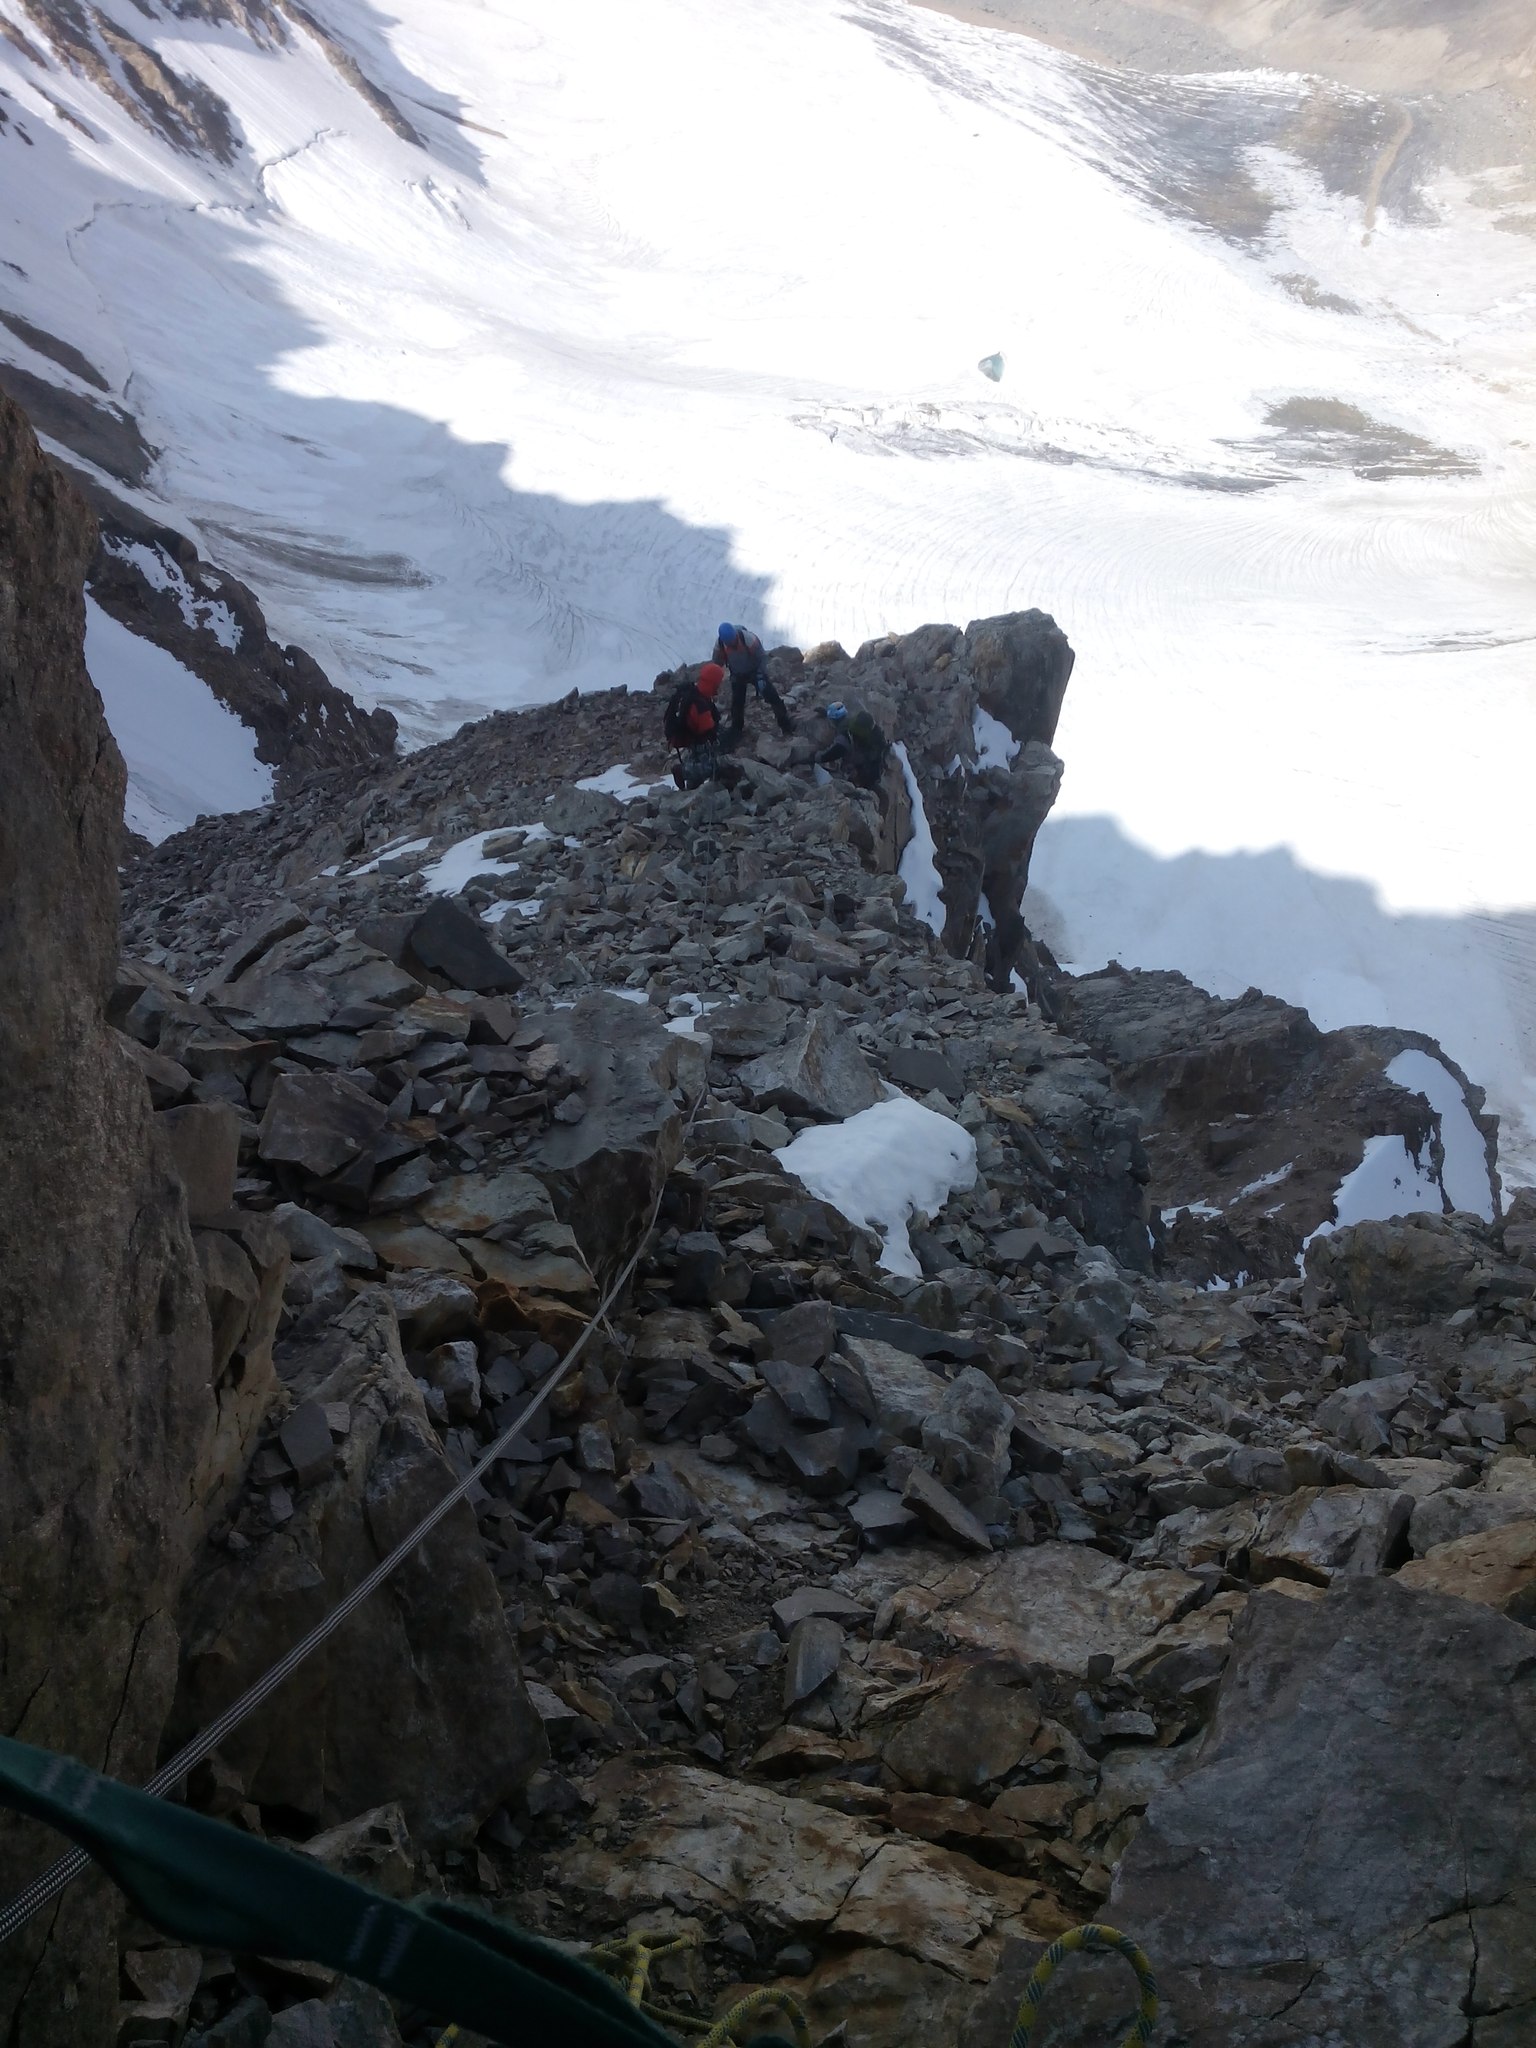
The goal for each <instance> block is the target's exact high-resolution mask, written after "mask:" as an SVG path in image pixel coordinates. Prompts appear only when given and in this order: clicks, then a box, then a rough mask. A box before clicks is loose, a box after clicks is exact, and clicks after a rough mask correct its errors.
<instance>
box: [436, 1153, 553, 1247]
mask: <svg viewBox="0 0 1536 2048" xmlns="http://www.w3.org/2000/svg"><path fill="white" fill-rule="evenodd" d="M554 1213H555V1210H554V1204H553V1203H552V1202H551V1201H550V1199H549V1191H548V1189H547V1188H546V1187H545V1186H544V1183H543V1182H542V1181H539V1180H535V1179H534V1177H533V1175H532V1174H531V1173H523V1172H521V1171H520V1170H519V1169H518V1168H517V1167H506V1168H504V1169H503V1170H502V1171H501V1172H499V1173H458V1174H454V1175H452V1176H451V1178H448V1179H445V1180H441V1181H439V1182H438V1184H437V1185H436V1187H434V1188H433V1190H432V1192H431V1193H430V1194H429V1195H428V1196H427V1197H426V1199H425V1200H424V1201H423V1202H422V1203H421V1218H422V1221H423V1222H424V1223H425V1224H427V1225H428V1226H429V1228H431V1229H433V1230H440V1231H441V1232H442V1233H443V1235H444V1236H445V1237H483V1236H485V1234H486V1233H487V1232H488V1231H492V1230H496V1231H504V1232H507V1233H510V1234H511V1235H512V1236H521V1235H522V1233H523V1232H524V1231H526V1230H528V1229H529V1228H530V1227H531V1226H532V1225H534V1224H536V1223H546V1222H551V1221H553V1219H554Z"/></svg>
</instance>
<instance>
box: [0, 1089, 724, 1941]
mask: <svg viewBox="0 0 1536 2048" xmlns="http://www.w3.org/2000/svg"><path fill="white" fill-rule="evenodd" d="M707 1093H708V1090H707V1089H701V1090H700V1092H699V1094H698V1096H697V1097H696V1098H695V1100H694V1102H693V1103H692V1105H691V1106H690V1108H689V1111H688V1119H687V1122H686V1124H685V1125H684V1127H683V1141H684V1143H685V1144H686V1142H687V1139H688V1134H689V1133H690V1132H691V1131H692V1129H693V1124H694V1119H695V1118H696V1117H697V1115H698V1113H699V1108H700V1105H701V1104H702V1102H703V1100H704V1097H705V1095H706V1094H707ZM665 1192H666V1178H665V1176H664V1177H663V1179H662V1184H661V1186H660V1187H659V1188H658V1189H657V1191H656V1199H655V1201H654V1202H653V1203H652V1204H651V1213H650V1216H649V1217H648V1219H647V1221H646V1226H645V1229H644V1230H643V1231H642V1232H641V1233H640V1241H639V1244H638V1245H637V1246H636V1249H635V1252H634V1254H633V1256H632V1257H631V1258H630V1259H629V1260H628V1261H627V1263H626V1264H625V1265H624V1267H623V1269H622V1270H621V1272H620V1273H619V1276H618V1278H617V1279H616V1280H615V1281H614V1282H613V1284H612V1286H611V1287H610V1288H609V1289H608V1292H607V1293H606V1294H605V1295H604V1296H603V1298H602V1300H601V1301H600V1302H599V1303H598V1305H597V1307H596V1308H595V1309H594V1310H593V1312H592V1314H591V1315H590V1316H589V1317H588V1318H587V1321H586V1322H585V1323H584V1324H583V1326H582V1329H581V1331H580V1333H579V1335H578V1336H577V1338H576V1340H575V1342H574V1343H573V1344H572V1345H571V1347H570V1349H569V1350H568V1351H567V1352H566V1354H565V1356H564V1358H562V1359H561V1360H560V1363H559V1364H558V1365H557V1366H555V1367H554V1369H553V1370H552V1371H551V1373H550V1375H549V1377H548V1379H546V1380H545V1382H544V1384H543V1385H542V1386H541V1387H540V1388H539V1390H538V1392H537V1393H536V1394H535V1395H534V1396H533V1398H532V1399H531V1400H530V1401H529V1402H528V1404H527V1406H526V1407H525V1408H524V1409H523V1411H522V1413H521V1414H520V1415H519V1416H518V1418H517V1420H516V1421H515V1422H513V1423H511V1424H509V1425H508V1427H507V1428H506V1429H504V1430H503V1431H502V1432H501V1434H500V1436H498V1437H497V1439H496V1441H495V1442H494V1443H493V1444H491V1445H490V1446H489V1448H488V1449H487V1450H486V1451H485V1452H484V1453H483V1454H482V1455H481V1456H480V1457H479V1458H478V1459H477V1460H476V1462H475V1463H474V1464H473V1465H472V1466H471V1467H470V1469H469V1471H468V1472H466V1473H465V1475H464V1477H463V1478H462V1479H461V1480H460V1481H459V1482H458V1484H457V1485H456V1486H454V1487H452V1488H450V1489H449V1491H448V1492H447V1493H445V1494H444V1495H443V1498H442V1499H441V1500H440V1501H439V1502H438V1503H437V1506H436V1507H435V1508H433V1509H431V1510H430V1512H429V1513H427V1514H425V1515H423V1517H422V1518H421V1520H420V1521H419V1522H418V1523H417V1524H416V1526H415V1528H414V1529H412V1530H411V1532H410V1534H409V1535H408V1536H406V1537H404V1538H403V1539H402V1540H401V1541H400V1542H399V1543H397V1544H396V1545H395V1547H394V1549H393V1550H392V1551H391V1552H390V1553H389V1555H388V1556H387V1557H386V1558H384V1559H382V1560H381V1562H380V1563H378V1564H376V1565H375V1566H374V1568H373V1570H372V1571H371V1572H369V1573H368V1575H367V1577H366V1578H364V1579H363V1580H361V1581H360V1583H359V1584H357V1585H356V1586H354V1587H353V1589H352V1591H351V1592H350V1593H348V1594H347V1595H346V1596H345V1598H344V1599H342V1600H341V1601H339V1602H338V1603H337V1605H336V1606H335V1607H333V1608H332V1609H331V1611H330V1613H329V1614H327V1615H325V1616H324V1617H323V1619H321V1620H320V1621H318V1622H317V1623H316V1624H315V1626H314V1627H313V1628H312V1629H311V1630H310V1632H309V1634H308V1635H307V1636H304V1637H303V1638H302V1639H301V1640H300V1641H299V1642H297V1643H295V1644H294V1646H293V1648H292V1649H291V1650H290V1651H289V1652H288V1653H287V1655H286V1656H284V1657H280V1658H279V1659H278V1661H277V1662H276V1663H275V1664H274V1665H273V1666H272V1667H271V1669H270V1670H269V1671H267V1672H265V1673H264V1674H263V1675H262V1677H260V1678H258V1679H257V1681H256V1683H255V1684H254V1685H253V1686H251V1687H250V1688H249V1690H248V1691H246V1692H243V1693H242V1694H241V1695H240V1697H239V1699H237V1700H236V1701H235V1702H234V1704H233V1705H232V1706H229V1707H226V1708H225V1710H224V1712H223V1713H222V1714H220V1715H219V1717H218V1719H217V1720H216V1721H213V1722H210V1724H209V1725H208V1727H206V1728H205V1729H204V1730H203V1732H202V1734H201V1735H197V1736H194V1737H193V1739H192V1740H191V1741H190V1742H189V1743H187V1744H186V1746H185V1748H183V1749H179V1750H178V1751H177V1752H176V1754H175V1756H173V1757H172V1758H171V1760H170V1762H169V1763H168V1764H166V1765H165V1766H164V1767H163V1768H162V1769H161V1770H158V1771H156V1773H155V1775H154V1776H153V1777H152V1778H151V1779H150V1781H149V1783H148V1784H147V1785H146V1786H145V1787H144V1790H145V1791H146V1792H149V1793H152V1794H153V1795H154V1796H155V1797H157V1798H164V1796H165V1795H166V1793H168V1792H174V1791H175V1789H176V1787H177V1786H178V1785H179V1784H180V1783H181V1781H182V1780H183V1779H184V1778H185V1777H186V1776H187V1774H188V1772H190V1771H191V1770H193V1769H194V1768H195V1767H196V1766H197V1765H198V1764H200V1763H201V1762H202V1761H203V1759H204V1757H207V1756H211V1755H212V1754H213V1752H214V1750H216V1749H217V1748H218V1747H219V1746H220V1744H221V1743H223V1742H225V1741H227V1740H228V1738H229V1737H230V1736H231V1735H233V1734H234V1732H235V1730H236V1729H237V1728H238V1727H239V1726H240V1725H241V1723H242V1722H244V1721H246V1720H248V1719H249V1717H250V1716H251V1715H252V1714H254V1713H255V1711H256V1709H257V1708H258V1707H259V1706H261V1705H263V1704H264V1702H265V1701H266V1700H268V1699H269V1698H270V1697H271V1695H272V1694H273V1693H274V1692H276V1691H277V1689H278V1687H279V1686H280V1685H282V1684H283V1683H284V1682H285V1681H286V1680H287V1679H289V1678H291V1677H292V1676H293V1674H294V1672H295V1671H297V1670H298V1668H299V1666H300V1665H301V1664H303V1663H305V1662H306V1661H307V1659H308V1658H310V1657H312V1656H313V1655H314V1653H315V1651H316V1650H318V1649H319V1648H320V1646H321V1644H322V1643H325V1642H327V1641H329V1639H330V1638H331V1637H332V1636H333V1635H334V1634H335V1633H336V1631H337V1629H339V1628H340V1627H341V1625H342V1623H343V1622H344V1621H347V1620H349V1619H350V1617H351V1616H352V1615H353V1614H355V1613H356V1612H357V1610H358V1608H359V1607H361V1606H362V1604H363V1602H364V1601H365V1600H366V1599H367V1598H368V1597H369V1595H370V1594H372V1593H375V1592H377V1590H378V1589H379V1587H380V1586H382V1585H383V1583H384V1581H385V1580H386V1579H388V1578H390V1577H392V1576H393V1574H394V1573H395V1572H397V1571H398V1570H399V1569H400V1567H401V1565H403V1564H404V1563H405V1560H406V1559H407V1558H408V1557H409V1556H410V1555H411V1553H412V1551H413V1550H415V1549H416V1547H417V1545H418V1544H420V1543H421V1542H422V1541H424V1539H425V1538H426V1537H428V1536H430V1535H431V1533H432V1531H433V1530H434V1529H435V1528H436V1527H437V1525H438V1523H439V1522H441V1521H442V1519H443V1517H444V1516H445V1515H446V1514H448V1513H449V1512H450V1510H451V1509H453V1508H455V1507H457V1506H458V1504H459V1502H460V1501H461V1500H463V1498H464V1496H465V1495H466V1494H467V1493H468V1492H469V1491H470V1489H471V1488H472V1487H473V1486H475V1485H476V1484H477V1483H478V1482H479V1481H480V1480H481V1479H482V1478H484V1476H485V1475H486V1473H487V1472H489V1471H490V1469H491V1467H492V1466H493V1465H494V1464H495V1463H496V1461H497V1459H498V1458H499V1457H500V1456H501V1454H502V1453H503V1451H505V1450H506V1449H507V1447H508V1445H509V1444H511V1443H512V1442H513V1440H514V1439H515V1438H517V1437H519V1436H521V1435H522V1433H523V1431H524V1430H525V1429H526V1427H527V1425H528V1424H529V1422H530V1421H531V1420H532V1419H533V1417H534V1416H535V1415H537V1413H538V1412H539V1410H540V1409H541V1408H542V1407H543V1406H544V1403H545V1402H546V1401H547V1400H548V1399H549V1397H550V1395H551V1394H553V1393H554V1391H555V1389H556V1388H557V1387H558V1386H559V1385H560V1383H561V1381H562V1380H563V1379H564V1378H565V1377H566V1375H567V1374H568V1373H569V1372H570V1370H571V1367H572V1366H573V1365H574V1364H575V1363H576V1361H577V1359H578V1358H580V1356H581V1354H582V1352H583V1351H585V1349H586V1348H587V1340H588V1339H589V1338H590V1337H591V1335H592V1333H593V1331H594V1330H596V1329H597V1328H598V1326H599V1324H601V1323H603V1322H604V1321H605V1320H606V1318H607V1315H608V1311H609V1309H611V1308H612V1306H613V1304H614V1303H615V1301H617V1300H618V1298H619V1295H620V1294H621V1293H622V1292H623V1290H624V1288H625V1287H626V1286H627V1285H628V1283H629V1279H630V1275H631V1274H632V1273H633V1272H634V1270H635V1268H636V1266H638V1265H639V1263H640V1260H641V1258H642V1257H643V1256H644V1253H645V1249H646V1246H647V1245H648V1244H649V1242H650V1236H651V1231H652V1229H653V1228H654V1226H655V1222H656V1218H657V1216H658V1215H659V1214H660V1211H661V1198H662V1196H663V1195H664V1194H665ZM90 1860H91V1859H90V1857H89V1856H88V1855H87V1854H86V1853H85V1851H84V1850H82V1849H72V1850H71V1851H70V1852H69V1854H68V1855H67V1856H61V1857H60V1858H59V1860H58V1862H57V1863H54V1864H52V1865H51V1866H50V1867H49V1868H48V1869H47V1870H45V1871H44V1872H43V1874H42V1876H41V1877H39V1878H37V1879H36V1880H35V1881H34V1882H33V1883H32V1884H29V1885H28V1886H27V1888H26V1890H25V1891H23V1892H18V1893H17V1895H16V1897H15V1898H14V1899H12V1900H10V1901H9V1903H8V1904H7V1905H5V1906H3V1907H0V1942H6V1941H9V1940H10V1938H11V1936H12V1935H13V1934H15V1933H17V1932H18V1931H19V1930H20V1929H21V1928H23V1927H25V1925H26V1924H27V1922H28V1921H29V1920H30V1919H32V1917H33V1916H34V1914H37V1913H40V1912H41V1911H42V1909H43V1908H44V1906H46V1905H48V1904H49V1903H50V1901H51V1900H53V1899H56V1898H57V1897H58V1895H59V1893H60V1892H62V1891H63V1890H64V1888H65V1886H66V1885H68V1884H70V1883H72V1882H73V1881H74V1879H75V1878H77V1877H78V1876H79V1875H80V1873H81V1871H83V1870H85V1869H86V1868H88V1866H89V1864H90Z"/></svg>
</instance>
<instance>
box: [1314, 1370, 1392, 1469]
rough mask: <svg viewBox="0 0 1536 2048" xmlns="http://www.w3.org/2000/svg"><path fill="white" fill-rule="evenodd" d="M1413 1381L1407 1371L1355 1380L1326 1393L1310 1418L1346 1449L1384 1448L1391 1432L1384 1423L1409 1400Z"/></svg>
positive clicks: (1366, 1451) (1365, 1452)
mask: <svg viewBox="0 0 1536 2048" xmlns="http://www.w3.org/2000/svg"><path fill="white" fill-rule="evenodd" d="M1417 1384H1418V1383H1417V1381H1416V1380H1415V1378H1414V1376H1413V1374H1412V1373H1411V1372H1398V1373H1391V1374H1389V1375H1388V1376H1387V1377H1386V1378H1385V1379H1371V1380H1357V1381H1356V1382H1355V1383H1354V1385H1352V1386H1348V1387H1340V1388H1339V1390H1338V1392H1337V1393H1336V1394H1330V1395H1329V1396H1328V1398H1327V1400H1326V1401H1324V1402H1323V1403H1322V1404H1321V1405H1320V1406H1319V1408H1318V1410H1317V1414H1316V1416H1315V1417H1314V1418H1313V1419H1314V1421H1315V1423H1316V1426H1317V1427H1318V1428H1319V1429H1320V1430H1324V1431H1326V1432H1327V1434H1328V1435H1329V1436H1332V1437H1336V1438H1337V1439H1338V1441H1339V1442H1340V1443H1341V1444H1343V1445H1344V1446H1345V1448H1346V1449H1348V1450H1352V1451H1359V1452H1360V1453H1361V1455H1362V1456H1364V1457H1369V1456H1370V1454H1371V1453H1372V1452H1373V1451H1382V1450H1386V1449H1387V1448H1388V1446H1389V1445H1390V1444H1391V1441H1392V1436H1391V1432H1390V1430H1389V1429H1388V1427H1387V1425H1388V1424H1389V1423H1390V1422H1391V1420H1392V1417H1393V1416H1394V1415H1395V1414H1396V1413H1397V1411H1398V1409H1399V1408H1401V1407H1403V1406H1404V1405H1405V1404H1406V1403H1407V1402H1408V1401H1410V1400H1412V1398H1413V1395H1414V1392H1415V1390H1416V1388H1417Z"/></svg>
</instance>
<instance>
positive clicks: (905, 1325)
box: [837, 1308, 986, 1365]
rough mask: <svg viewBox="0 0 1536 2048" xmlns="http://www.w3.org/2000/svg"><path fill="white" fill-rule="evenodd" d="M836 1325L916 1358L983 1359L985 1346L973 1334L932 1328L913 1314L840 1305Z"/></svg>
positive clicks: (850, 1334) (847, 1333) (967, 1361)
mask: <svg viewBox="0 0 1536 2048" xmlns="http://www.w3.org/2000/svg"><path fill="white" fill-rule="evenodd" d="M837 1327H838V1329H839V1330H841V1331H842V1333H843V1335H844V1336H845V1337H873V1338H874V1339H875V1341H876V1342H877V1343H880V1344H890V1345H892V1346H893V1347H894V1348H895V1349H896V1350H898V1351H906V1352H909V1353H910V1354H911V1355H912V1357H913V1358H953V1359H956V1360H957V1361H958V1362H959V1363H960V1364H961V1365H969V1364H970V1363H971V1361H972V1360H973V1359H977V1358H982V1357H984V1356H985V1354H986V1347H985V1346H984V1345H981V1344H978V1343H977V1342H976V1339H975V1338H974V1337H961V1336H957V1335H956V1334H955V1332H954V1331H952V1330H930V1329H929V1327H928V1325H927V1324H926V1323H919V1322H916V1321H914V1320H913V1318H912V1317H910V1316H887V1315H882V1314H881V1313H880V1311H879V1310H878V1309H869V1308H840V1309H839V1310H838V1311H837Z"/></svg>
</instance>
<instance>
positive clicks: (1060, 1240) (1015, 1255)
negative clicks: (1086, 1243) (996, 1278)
mask: <svg viewBox="0 0 1536 2048" xmlns="http://www.w3.org/2000/svg"><path fill="white" fill-rule="evenodd" d="M1075 1251H1076V1246H1075V1245H1072V1244H1070V1243H1069V1242H1068V1241H1067V1239H1066V1238H1064V1237H1053V1236H1052V1234H1051V1233H1050V1231H1048V1230H1037V1229H1034V1228H1032V1227H1029V1228H1025V1229H1021V1230H1001V1231H999V1232H998V1234H997V1236H996V1237H994V1238H993V1240H992V1256H993V1257H994V1258H995V1259H996V1260H998V1262H999V1263H1000V1264H1002V1265H1005V1266H1022V1267H1023V1268H1024V1270H1025V1271H1026V1272H1029V1271H1031V1270H1033V1268H1034V1267H1036V1266H1063V1265H1070V1264H1071V1262H1072V1259H1073V1256H1074V1254H1075Z"/></svg>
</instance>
